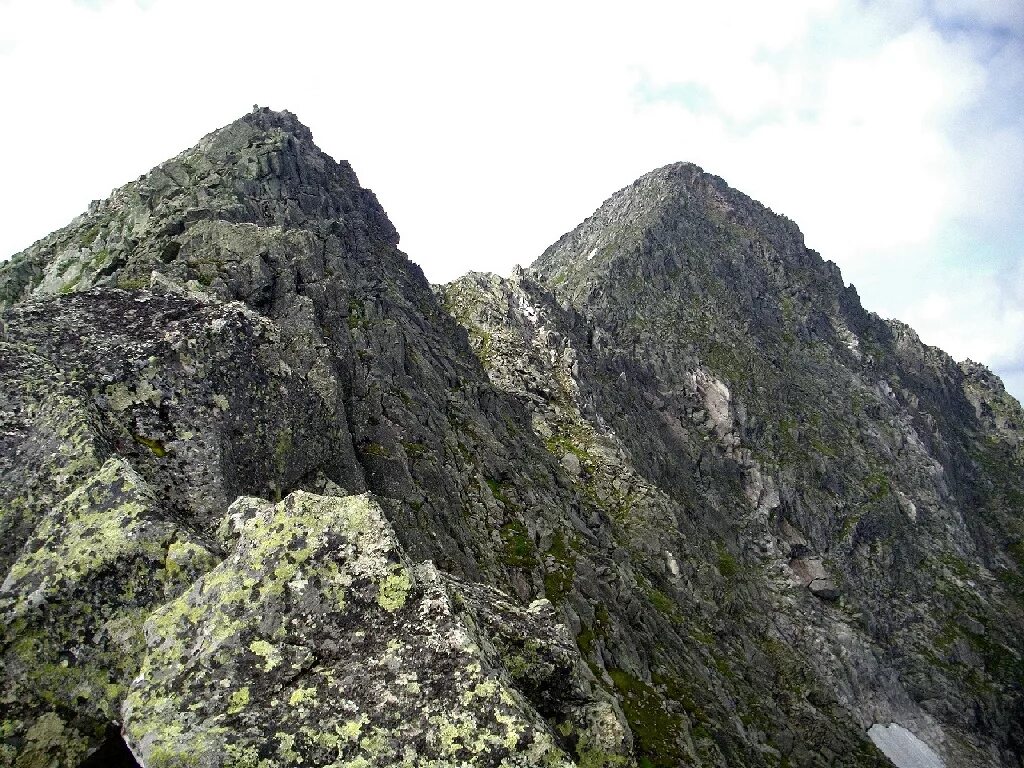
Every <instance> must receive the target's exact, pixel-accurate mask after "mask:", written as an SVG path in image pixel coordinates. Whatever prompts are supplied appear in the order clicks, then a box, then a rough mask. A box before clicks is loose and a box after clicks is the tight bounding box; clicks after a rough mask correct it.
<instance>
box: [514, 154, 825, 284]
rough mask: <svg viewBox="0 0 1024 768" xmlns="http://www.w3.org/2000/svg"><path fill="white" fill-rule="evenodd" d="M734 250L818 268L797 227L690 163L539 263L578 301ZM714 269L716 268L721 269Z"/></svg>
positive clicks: (619, 199) (625, 192)
mask: <svg viewBox="0 0 1024 768" xmlns="http://www.w3.org/2000/svg"><path fill="white" fill-rule="evenodd" d="M736 246H741V247H742V250H749V251H750V252H751V254H753V255H756V256H758V257H760V258H762V259H764V258H765V257H766V256H767V257H768V259H769V260H770V261H774V262H775V263H774V264H773V265H772V266H774V267H775V268H777V269H785V268H787V267H793V266H797V265H799V266H806V265H807V264H808V263H809V261H810V262H815V261H816V262H817V264H816V266H818V265H821V266H823V267H824V269H825V270H827V271H828V272H829V273H831V274H832V275H833V276H834V277H838V270H837V269H835V267H834V265H831V263H829V264H828V265H827V266H825V265H824V262H822V261H821V259H820V258H816V256H817V255H816V254H813V255H812V253H811V252H809V251H807V250H806V248H805V247H804V239H803V235H802V234H801V232H800V230H799V228H797V226H796V225H795V224H794V223H793V222H792V221H790V220H789V219H787V218H785V217H784V216H779V215H777V214H775V213H773V212H772V211H771V210H770V209H768V208H766V207H765V206H763V205H761V204H760V203H758V202H757V201H755V200H752V199H751V198H749V197H747V196H746V195H744V194H743V193H742V192H739V191H737V190H735V189H733V188H731V187H730V186H728V184H726V183H725V181H723V180H722V179H721V178H719V177H718V176H714V175H712V174H709V173H707V172H705V171H704V170H702V169H701V168H700V167H698V166H696V165H694V164H692V163H674V164H672V165H666V166H664V167H662V168H658V169H656V170H654V171H651V172H650V173H647V174H645V175H644V176H641V177H640V178H639V179H637V180H636V181H635V182H633V183H632V184H630V185H628V186H627V187H625V188H623V189H621V190H619V191H618V192H616V193H615V194H614V195H612V197H610V198H609V199H608V200H606V201H605V202H604V204H603V205H601V207H600V208H598V210H597V211H596V212H595V213H594V214H593V215H592V216H590V217H589V218H588V219H586V221H584V222H583V223H582V224H580V225H579V226H578V227H576V229H574V230H572V231H571V232H569V233H567V234H565V235H563V236H562V237H561V238H560V239H559V240H558V242H556V243H555V244H554V245H552V246H551V247H550V248H548V249H547V250H546V251H545V252H544V253H543V254H542V255H541V256H540V258H538V259H537V261H536V262H534V264H533V266H532V271H533V272H534V273H535V275H536V276H537V277H538V279H540V280H541V281H542V282H545V283H547V284H548V285H550V286H552V288H553V289H554V290H555V291H556V293H559V294H560V295H564V296H566V297H567V298H570V299H571V300H573V301H579V300H585V299H586V297H587V296H588V295H589V294H590V293H592V292H593V291H595V290H600V284H601V282H602V280H604V279H606V278H613V279H622V278H623V277H629V278H631V277H637V278H642V279H644V280H649V279H652V278H653V279H655V280H656V281H657V283H659V284H660V283H662V282H664V280H665V278H666V277H667V278H672V277H674V276H675V275H676V274H678V272H679V271H680V270H690V269H692V268H693V266H694V264H693V259H694V257H701V258H703V259H704V260H710V261H711V262H714V261H716V260H720V259H731V260H735V258H736V255H737V254H735V253H733V251H735V250H737V248H736ZM716 269H717V268H716Z"/></svg>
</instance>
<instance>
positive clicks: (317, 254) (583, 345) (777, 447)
mask: <svg viewBox="0 0 1024 768" xmlns="http://www.w3.org/2000/svg"><path fill="white" fill-rule="evenodd" d="M398 242H399V239H398V234H397V232H396V231H395V228H394V227H393V226H392V225H391V223H390V221H389V220H388V218H387V216H386V214H385V213H384V211H383V209H382V208H381V206H380V204H379V203H378V201H377V199H376V198H375V196H374V195H373V194H372V193H371V192H370V191H369V190H366V189H363V188H362V187H361V186H360V185H359V182H358V179H357V177H356V175H355V173H354V172H353V170H352V169H351V167H350V166H349V165H348V163H346V162H340V163H339V162H335V161H334V160H332V159H331V158H330V157H328V156H327V155H325V154H324V153H323V152H322V151H320V150H319V149H318V148H317V147H316V145H315V144H314V142H313V138H312V135H311V133H310V131H309V130H308V129H307V128H306V127H305V126H303V125H302V124H301V123H299V121H298V120H297V119H296V118H295V117H294V115H291V114H290V113H287V112H283V113H279V112H272V111H270V110H266V109H256V110H254V111H253V112H252V113H251V114H249V115H246V116H244V117H242V118H241V119H239V120H237V121H235V122H234V123H232V124H230V125H228V126H226V127H224V128H222V129H220V130H218V131H215V132H214V133H212V134H210V135H208V136H206V137H205V138H203V139H202V140H201V141H200V142H199V144H197V145H196V147H194V148H192V149H189V150H187V151H185V152H183V153H182V154H180V155H178V156H177V157H175V158H173V159H172V160H169V161H168V162H166V163H164V164H162V165H160V166H158V167H157V168H154V169H153V170H152V171H150V172H149V173H147V174H145V175H143V176H141V177H140V178H139V179H138V180H137V181H134V182H131V183H129V184H127V185H125V186H124V187H121V188H120V189H118V190H115V191H114V192H113V193H112V195H111V196H110V198H108V199H107V200H104V201H99V202H96V203H93V204H92V205H91V206H90V208H89V210H88V211H87V212H86V213H85V214H83V215H82V216H80V217H78V218H77V219H75V220H74V221H73V222H71V224H69V225H68V226H67V227H65V228H64V229H62V230H59V231H57V232H55V233H53V234H51V235H49V236H48V237H46V238H44V239H43V240H41V241H39V242H38V243H36V244H34V245H33V246H32V247H30V248H29V249H27V250H26V251H23V252H22V253H20V254H17V255H16V256H14V257H13V258H12V259H11V260H10V261H9V262H6V263H4V264H3V265H0V381H2V386H0V533H2V536H0V572H2V573H3V574H5V578H4V580H3V583H2V586H0V614H2V615H3V630H2V634H0V656H2V658H3V672H2V674H3V677H4V684H3V686H2V687H0V691H3V692H2V693H0V714H2V720H3V732H2V734H0V739H2V741H0V758H2V759H0V762H2V763H4V764H10V765H13V766H19V767H22V766H25V767H27V766H61V767H65V766H66V767H67V768H77V767H78V766H87V765H104V764H123V765H132V764H138V765H142V766H145V767H146V768H157V767H158V766H186V765H188V766H203V767H206V766H210V767H211V768H212V767H213V766H259V767H260V768H269V767H270V766H289V765H304V766H309V765H322V766H327V765H334V766H359V765H409V766H416V765H421V766H449V765H479V766H484V765H488V766H490V765H493V766H498V765H503V766H515V765H522V766H532V765H557V766H570V765H578V766H675V765H700V766H780V765H786V766H812V765H821V766H826V765H827V766H833V765H835V766H868V765H872V766H886V765H892V764H895V765H896V766H898V768H912V767H914V768H916V766H939V765H947V766H950V767H952V766H1021V765H1024V757H1022V754H1024V736H1022V734H1024V727H1022V726H1024V661H1022V656H1021V654H1022V651H1024V644H1022V642H1021V638H1022V637H1024V471H1022V470H1024V455H1022V438H1024V413H1022V411H1021V408H1020V405H1019V404H1018V403H1017V402H1016V401H1015V400H1014V399H1013V398H1011V397H1010V396H1009V395H1007V393H1006V392H1005V390H1004V389H1003V386H1002V384H1001V382H1000V381H999V380H998V378H996V377H995V376H994V375H993V374H992V373H991V372H989V371H988V370H987V369H986V368H984V367H983V366H980V365H977V364H974V363H971V362H965V363H962V364H958V363H956V362H954V361H953V360H951V359H950V358H949V357H948V356H946V355H945V354H943V353H942V352H941V351H939V350H937V349H935V348H932V347H928V346H926V345H924V344H922V343H921V341H920V340H919V339H918V337H917V336H916V335H915V334H914V332H913V331H912V330H911V329H910V328H908V327H906V326H904V325H902V324H900V323H897V322H894V321H885V320H882V319H880V318H878V317H877V316H875V315H873V314H871V313H869V312H867V311H865V310H864V309H863V308H862V307H861V305H860V302H859V299H858V297H857V294H856V292H855V291H854V289H853V288H852V287H847V286H845V285H844V283H843V281H842V277H841V275H840V273H839V270H838V268H837V267H836V266H835V265H834V264H831V263H830V262H827V261H824V260H822V259H821V257H820V256H818V254H816V253H814V252H813V251H811V250H809V249H807V248H806V246H805V245H804V243H803V238H802V236H801V234H800V232H799V230H798V228H797V227H796V225H795V224H793V223H792V222H791V221H789V220H788V219H786V218H784V217H781V216H778V215H776V214H774V213H772V212H771V211H770V210H768V209H766V208H764V207H763V206H761V205H760V204H758V203H757V202H755V201H753V200H751V199H750V198H748V197H746V196H744V195H743V194H741V193H740V192H737V191H736V190H733V189H731V188H729V187H728V186H727V185H726V184H725V182H723V181H722V180H721V179H718V178H717V177H714V176H711V175H709V174H707V173H705V172H704V171H702V170H701V169H699V168H697V167H696V166H693V165H688V164H680V165H672V166H667V167H665V168H662V169H659V170H656V171H654V172H652V173H650V174H648V175H646V176H644V177H642V178H641V179H639V180H637V181H636V182H634V183H633V184H632V185H630V186H629V187H626V188H625V189H623V190H621V191H619V192H618V193H616V194H615V195H613V196H612V197H611V198H610V199H609V200H608V201H607V202H606V203H605V204H604V205H602V206H601V208H600V209H599V210H598V211H597V212H596V213H595V214H594V215H593V216H591V217H590V218H589V219H587V220H586V221H585V222H583V223H582V224H580V225H579V226H578V227H577V228H576V229H574V230H573V231H572V232H569V233H568V234H566V235H565V236H563V237H562V238H561V239H560V240H559V241H558V242H557V243H555V244H554V245H552V246H551V247H550V248H549V249H548V250H547V251H546V252H545V253H544V254H542V255H541V256H540V257H539V258H538V259H537V261H536V262H535V263H534V264H533V265H532V267H530V268H529V269H528V270H522V269H519V270H517V271H516V272H515V273H514V274H513V275H512V276H510V277H508V278H502V277H498V276H495V275H489V274H479V273H471V274H469V275H466V276H465V277H463V278H461V279H459V280H456V281H454V282H452V283H450V284H448V285H443V286H431V285H429V283H428V282H427V281H426V279H425V278H424V276H423V274H422V272H421V271H420V269H419V268H418V267H417V266H416V265H415V264H413V263H412V262H411V261H409V260H408V258H407V257H406V256H405V254H403V253H402V252H401V251H400V250H399V249H398ZM104 761H106V762H104Z"/></svg>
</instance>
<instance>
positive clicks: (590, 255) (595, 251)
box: [587, 248, 597, 261]
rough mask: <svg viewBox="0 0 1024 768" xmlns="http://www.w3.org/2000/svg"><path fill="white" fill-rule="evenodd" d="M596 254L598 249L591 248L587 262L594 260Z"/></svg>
mask: <svg viewBox="0 0 1024 768" xmlns="http://www.w3.org/2000/svg"><path fill="white" fill-rule="evenodd" d="M596 253H597V248H591V249H590V253H588V254H587V261H590V260H591V259H592V258H594V255H595V254H596Z"/></svg>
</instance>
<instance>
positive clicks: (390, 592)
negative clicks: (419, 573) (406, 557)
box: [377, 566, 412, 613]
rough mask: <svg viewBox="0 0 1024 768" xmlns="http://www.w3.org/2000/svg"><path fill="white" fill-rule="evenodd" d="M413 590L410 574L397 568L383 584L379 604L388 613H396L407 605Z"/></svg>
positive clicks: (378, 594) (378, 595) (378, 596)
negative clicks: (410, 592) (410, 591)
mask: <svg viewBox="0 0 1024 768" xmlns="http://www.w3.org/2000/svg"><path fill="white" fill-rule="evenodd" d="M411 588H412V581H411V579H410V578H409V572H408V571H407V570H405V569H404V568H402V567H401V566H395V570H394V571H393V572H392V573H389V574H388V575H387V576H386V577H385V578H384V581H383V582H381V585H380V591H379V592H378V593H377V602H378V603H379V604H380V607H381V608H383V609H384V610H385V611H387V612H388V613H394V612H395V611H397V610H399V609H400V608H402V607H403V606H404V605H405V600H406V598H407V597H408V595H409V590H410V589H411Z"/></svg>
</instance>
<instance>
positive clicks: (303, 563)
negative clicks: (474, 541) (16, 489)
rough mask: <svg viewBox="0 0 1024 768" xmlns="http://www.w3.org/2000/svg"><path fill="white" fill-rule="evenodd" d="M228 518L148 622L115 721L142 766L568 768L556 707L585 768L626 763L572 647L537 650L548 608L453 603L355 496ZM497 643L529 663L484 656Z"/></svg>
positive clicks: (449, 591)
mask: <svg viewBox="0 0 1024 768" xmlns="http://www.w3.org/2000/svg"><path fill="white" fill-rule="evenodd" d="M228 517H229V519H231V520H233V521H235V522H234V523H233V524H235V525H238V523H239V522H240V527H239V529H238V533H237V543H236V544H235V545H234V549H233V551H232V552H231V554H230V555H229V556H228V557H227V559H226V560H224V562H222V563H221V564H220V565H218V566H217V567H216V568H215V569H213V570H212V571H210V572H209V573H207V574H206V575H205V576H203V577H202V578H201V579H199V580H198V581H197V582H196V583H195V584H194V585H193V586H192V587H191V589H189V590H188V591H187V592H185V593H184V594H182V595H181V596H180V597H178V598H177V599H176V600H174V601H172V602H170V603H168V604H167V605H165V606H163V607H162V608H160V609H159V610H158V611H156V612H155V613H154V614H153V615H152V616H151V617H150V618H149V620H148V621H147V623H146V637H147V644H148V649H147V653H146V657H145V661H144V663H143V665H142V669H141V672H140V674H139V676H138V678H136V680H135V681H134V683H133V684H132V688H131V691H130V693H129V695H128V697H127V700H126V702H125V705H124V722H125V733H126V737H127V740H128V743H129V745H130V746H131V747H132V749H133V751H134V753H135V754H136V755H138V756H139V758H140V759H141V760H142V762H143V763H144V764H145V765H146V766H147V767H148V768H150V767H151V768H160V767H161V766H168V767H170V766H185V765H189V766H203V767H204V768H205V767H207V766H209V767H210V768H212V767H213V766H234V765H266V766H279V765H280V766H286V765H321V766H328V765H334V766H359V765H409V766H455V765H466V766H470V765H472V766H485V765H493V766H498V765H502V766H513V765H521V766H533V765H552V766H555V765H559V766H567V765H570V764H572V761H571V759H570V756H568V755H567V754H566V753H565V752H564V751H563V750H562V749H560V748H559V743H560V742H562V741H563V740H564V739H563V734H561V733H559V732H557V731H553V730H552V729H551V727H550V726H549V724H548V723H547V722H546V721H545V720H544V719H543V718H542V717H541V715H540V714H539V712H544V710H545V709H550V710H551V712H552V713H554V712H556V711H558V710H559V709H560V708H568V709H569V710H571V712H572V714H576V713H579V716H577V717H576V718H575V721H571V719H570V722H569V723H568V725H569V727H570V728H571V729H572V732H573V733H574V735H575V736H576V739H574V740H573V742H572V743H573V744H574V745H575V746H578V747H579V748H580V749H581V750H586V753H587V754H588V755H593V753H594V752H595V751H596V750H598V749H604V750H605V758H603V759H601V760H599V761H592V762H590V763H588V764H590V765H610V764H613V762H614V761H613V760H612V759H611V758H613V757H614V756H616V755H618V759H619V761H623V762H624V761H625V760H626V759H627V757H628V755H629V741H628V737H626V736H625V732H624V730H623V728H622V726H621V725H619V721H618V720H617V719H616V718H615V716H614V708H613V707H612V706H611V705H610V702H609V701H608V699H607V698H605V699H604V700H600V699H599V700H598V701H595V696H594V694H593V691H592V690H591V688H590V687H589V686H587V685H586V683H587V681H586V677H587V676H589V670H587V669H586V666H585V665H584V664H582V662H581V661H580V659H579V655H578V652H576V649H575V648H574V647H573V646H572V645H569V644H567V643H566V642H565V640H564V639H559V640H556V641H554V642H553V641H552V636H553V635H557V629H556V628H555V627H554V626H553V625H552V621H553V619H554V616H553V615H552V614H551V613H550V612H549V611H532V612H531V611H527V610H525V609H522V608H514V607H513V606H512V605H511V604H510V603H508V602H507V598H504V597H502V596H500V594H498V593H490V594H487V595H486V596H484V597H482V596H481V593H480V592H479V590H474V589H469V590H468V594H471V595H472V597H471V598H464V597H463V596H462V595H460V592H459V590H460V587H459V585H458V582H457V581H453V580H451V579H450V578H446V577H442V576H441V575H440V574H439V573H438V571H437V570H436V569H435V568H434V567H433V566H432V565H431V564H429V563H426V564H420V565H413V564H412V563H411V562H410V561H409V560H408V558H407V557H406V556H405V554H404V552H403V551H402V549H401V547H400V546H399V544H398V542H397V540H396V539H395V536H394V533H393V531H392V530H391V527H390V525H389V523H388V522H387V521H386V519H385V517H384V515H383V511H382V509H381V508H380V506H379V505H378V504H377V502H375V501H374V500H373V499H372V498H371V497H369V496H366V495H364V496H348V497H344V498H338V497H325V496H316V495H313V494H309V493H303V492H297V493H294V494H292V495H290V496H288V497H287V498H286V499H285V500H284V501H282V502H281V503H279V504H277V505H276V506H274V505H266V504H261V503H259V502H258V501H253V500H245V499H243V500H240V501H239V502H236V504H235V505H233V507H232V509H231V510H230V511H229V513H228ZM481 598H482V599H481ZM497 606H500V608H499V607H497ZM481 609H483V610H485V611H486V612H487V613H486V616H491V615H492V611H498V610H502V615H503V618H504V620H505V623H504V624H503V626H502V630H503V631H502V632H498V633H493V627H492V625H493V621H488V620H487V619H477V621H475V622H470V621H467V620H466V619H467V617H468V616H470V615H473V612H474V610H481ZM509 634H515V635H518V640H519V644H520V645H521V646H522V649H523V653H532V655H533V659H534V660H533V661H526V660H525V659H524V658H523V657H522V656H520V657H515V658H513V657H510V656H508V655H504V656H503V655H502V654H501V653H496V652H495V650H494V645H495V644H497V645H498V646H500V647H502V648H503V649H506V650H507V642H508V641H507V639H506V638H507V636H508V635H509ZM491 638H495V639H493V640H491ZM484 643H485V644H484ZM527 646H529V651H527V650H526V649H527ZM545 657H549V659H550V660H549V659H547V658H545ZM539 659H545V661H544V662H541V661H538V660H539ZM531 663H533V664H534V665H536V664H540V663H544V664H546V669H545V670H544V673H537V672H533V673H531V671H529V670H526V669H525V668H526V667H527V666H529V664H531ZM553 677H557V679H553ZM527 679H528V680H530V681H531V682H532V683H533V684H534V685H533V686H532V687H531V686H525V685H524V682H523V681H524V680H527ZM524 689H525V690H524ZM531 696H532V697H533V699H534V700H537V699H539V698H541V697H548V698H549V699H550V702H549V706H548V707H538V708H536V709H535V708H534V704H533V703H532V701H531V698H530V697H531ZM602 707H603V709H602ZM552 708H553V709H552ZM588 714H589V715H590V717H589V719H588V717H587V715H588ZM600 714H604V715H605V719H604V721H602V720H601V719H600ZM616 726H617V727H618V733H619V737H618V741H616V739H615V737H614V736H613V735H610V734H609V731H611V732H612V733H614V730H615V728H616ZM567 730H568V729H567Z"/></svg>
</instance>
